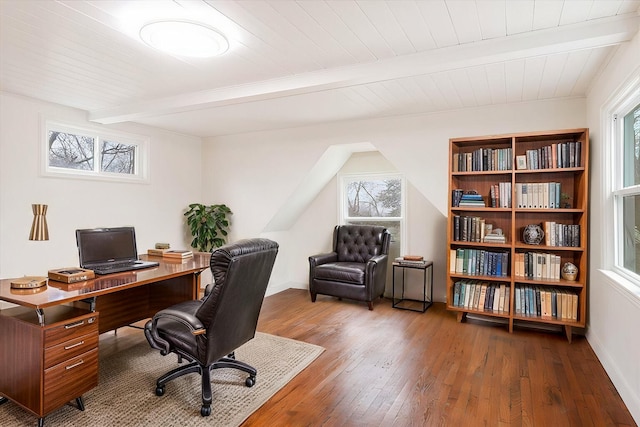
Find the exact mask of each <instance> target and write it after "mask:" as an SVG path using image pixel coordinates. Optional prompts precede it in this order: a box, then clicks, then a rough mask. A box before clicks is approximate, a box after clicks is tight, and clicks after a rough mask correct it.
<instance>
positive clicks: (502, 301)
mask: <svg viewBox="0 0 640 427" xmlns="http://www.w3.org/2000/svg"><path fill="white" fill-rule="evenodd" d="M510 290H511V287H510V286H509V285H507V284H505V283H493V282H482V281H479V280H460V281H457V282H456V283H454V285H453V306H454V307H462V308H468V309H470V310H477V311H487V312H492V313H504V314H508V313H509V303H510Z"/></svg>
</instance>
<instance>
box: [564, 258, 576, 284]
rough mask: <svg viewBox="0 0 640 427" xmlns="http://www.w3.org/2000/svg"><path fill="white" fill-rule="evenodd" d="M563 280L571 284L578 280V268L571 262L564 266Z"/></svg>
mask: <svg viewBox="0 0 640 427" xmlns="http://www.w3.org/2000/svg"><path fill="white" fill-rule="evenodd" d="M562 278H563V279H564V280H569V281H571V282H573V281H575V280H576V279H577V278H578V267H576V266H575V265H574V264H572V263H570V262H565V263H564V265H563V266H562Z"/></svg>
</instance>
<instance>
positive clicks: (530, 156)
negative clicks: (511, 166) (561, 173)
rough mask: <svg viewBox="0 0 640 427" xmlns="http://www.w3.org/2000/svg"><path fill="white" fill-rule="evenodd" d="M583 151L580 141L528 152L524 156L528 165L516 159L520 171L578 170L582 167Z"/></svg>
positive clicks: (560, 143)
mask: <svg viewBox="0 0 640 427" xmlns="http://www.w3.org/2000/svg"><path fill="white" fill-rule="evenodd" d="M581 151H582V143H581V142H580V141H570V142H559V143H556V144H551V145H547V146H544V147H540V148H538V149H532V150H527V151H526V152H525V154H524V155H522V157H524V160H525V161H526V164H524V165H523V163H522V161H521V159H518V158H516V161H517V163H516V165H517V167H518V169H554V168H577V167H580V165H581V157H582V152H581ZM518 157H521V156H518ZM523 166H524V167H523Z"/></svg>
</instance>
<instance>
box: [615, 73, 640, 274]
mask: <svg viewBox="0 0 640 427" xmlns="http://www.w3.org/2000/svg"><path fill="white" fill-rule="evenodd" d="M626 93H627V95H626V96H625V97H624V100H622V101H621V102H620V103H619V104H618V106H617V108H616V109H615V112H614V114H613V117H612V129H611V130H612V138H613V141H614V146H615V147H614V148H615V152H614V153H615V154H614V165H613V168H612V170H613V171H614V173H615V174H616V175H615V176H614V177H613V181H612V182H613V204H614V221H613V223H614V227H615V229H614V238H615V247H616V251H615V260H614V268H615V269H616V271H618V272H619V273H621V274H623V275H624V276H626V277H627V278H630V279H631V280H633V281H634V282H635V283H636V284H638V285H640V84H638V82H636V84H635V85H632V90H631V92H628V91H627V92H626Z"/></svg>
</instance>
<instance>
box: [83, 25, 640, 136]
mask: <svg viewBox="0 0 640 427" xmlns="http://www.w3.org/2000/svg"><path fill="white" fill-rule="evenodd" d="M639 28H640V16H638V14H636V13H631V14H626V15H619V16H613V17H607V18H601V19H594V20H591V21H586V22H581V23H577V24H572V25H566V26H562V27H555V28H551V29H544V30H537V31H532V32H527V33H522V34H515V35H511V36H507V37H501V38H496V39H489V40H483V41H480V42H474V43H466V44H461V45H456V46H451V47H446V48H441V49H435V50H429V51H425V52H420V53H415V54H411V55H404V56H399V57H395V58H390V59H385V60H380V61H376V62H373V63H366V64H358V65H352V66H346V67H339V68H332V69H327V70H321V71H315V72H309V73H303V74H298V75H294V76H288V77H282V78H278V79H271V80H265V81H260V82H255V83H247V84H242V85H236V86H228V87H223V88H218V89H211V90H203V91H197V92H191V93H185V94H180V95H176V96H170V97H165V98H159V99H155V100H152V101H145V102H141V103H134V104H130V105H125V106H118V107H114V108H105V109H99V110H93V111H90V112H89V120H91V121H94V122H98V123H103V124H110V123H119V122H125V121H135V120H137V119H141V118H145V117H151V116H158V115H163V114H173V113H180V112H186V111H195V110H199V109H205V108H213V107H220V106H225V105H232V104H240V103H245V102H252V101H261V100H267V99H274V98H280V97H285V96H292V95H300V94H306V93H312V92H319V91H325V90H331V89H339V88H345V87H349V86H357V85H363V84H368V83H375V82H381V81H387V80H392V79H398V78H405V77H412V76H419V75H424V74H431V73H436V72H443V71H449V70H453V69H456V68H466V67H474V66H479V65H484V64H492V63H497V62H502V61H512V60H517V59H523V58H529V57H535V56H542V55H552V54H554V53H560V52H566V51H578V50H583V49H593V48H599V47H605V46H611V45H616V44H620V43H623V42H626V41H629V40H631V38H633V36H634V35H635V34H637V33H638V29H639Z"/></svg>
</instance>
